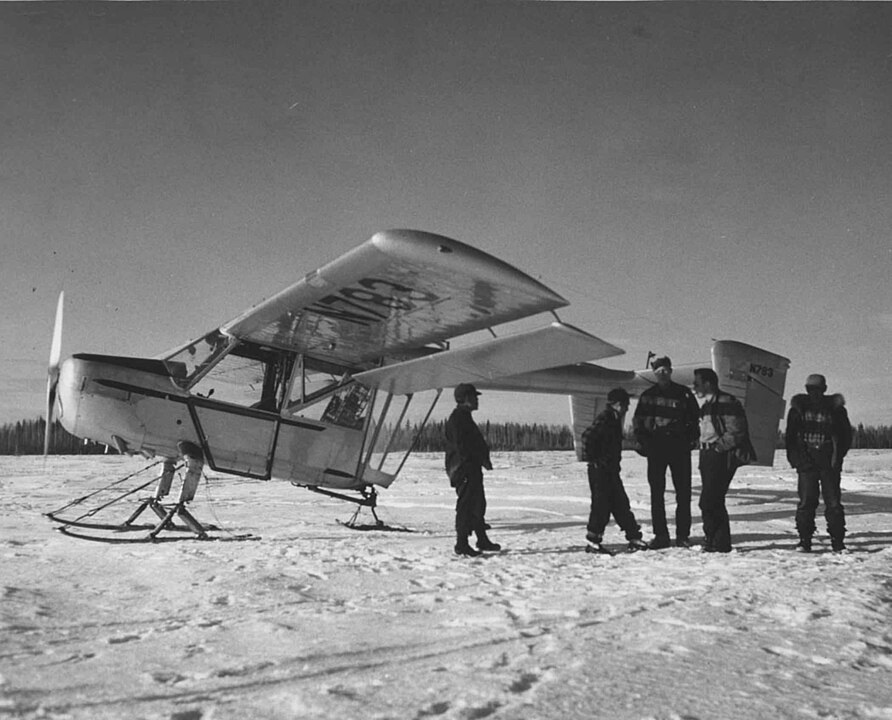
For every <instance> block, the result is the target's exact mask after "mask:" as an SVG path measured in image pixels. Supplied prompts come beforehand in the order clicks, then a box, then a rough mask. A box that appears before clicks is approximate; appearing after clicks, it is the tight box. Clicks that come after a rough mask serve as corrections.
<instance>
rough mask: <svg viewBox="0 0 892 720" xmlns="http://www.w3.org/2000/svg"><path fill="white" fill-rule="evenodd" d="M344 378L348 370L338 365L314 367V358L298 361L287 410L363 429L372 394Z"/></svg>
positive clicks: (295, 414)
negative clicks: (345, 370)
mask: <svg viewBox="0 0 892 720" xmlns="http://www.w3.org/2000/svg"><path fill="white" fill-rule="evenodd" d="M305 360H306V358H305ZM345 379H346V372H344V371H343V370H341V369H339V368H333V367H326V368H324V369H320V368H317V367H314V365H313V362H312V361H307V364H306V365H303V364H298V365H297V366H296V367H295V376H294V382H293V384H292V386H291V394H290V396H289V399H288V404H287V408H288V413H289V414H291V415H293V416H295V417H302V418H307V419H308V420H318V421H319V422H324V423H329V424H331V425H339V426H341V427H348V428H353V429H357V430H358V429H361V428H362V426H363V424H364V423H365V418H366V415H367V414H368V411H369V404H370V402H371V398H372V393H371V391H370V390H369V389H368V388H366V387H364V386H362V385H359V384H358V383H355V382H344V381H345ZM342 383H343V384H342Z"/></svg>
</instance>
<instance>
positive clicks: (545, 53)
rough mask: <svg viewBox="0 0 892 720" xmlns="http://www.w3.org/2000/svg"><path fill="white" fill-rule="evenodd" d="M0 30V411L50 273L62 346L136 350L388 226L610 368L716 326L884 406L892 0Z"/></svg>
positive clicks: (187, 9) (218, 319)
mask: <svg viewBox="0 0 892 720" xmlns="http://www.w3.org/2000/svg"><path fill="white" fill-rule="evenodd" d="M276 8H278V9H276ZM0 58H2V66H0V70H2V72H0V97H2V102H0V117H2V133H0V182H2V186H0V237H2V257H0V306H2V308H3V309H2V316H0V317H2V320H0V330H2V335H3V338H4V339H5V342H4V343H3V347H2V349H0V397H2V401H0V422H6V421H11V420H17V419H21V418H23V417H36V416H38V415H40V414H42V413H43V402H44V400H43V393H44V388H45V369H46V363H47V358H48V355H49V346H50V339H51V332H52V322H53V313H54V310H55V302H56V297H57V295H58V293H59V291H60V290H62V289H64V290H65V293H66V323H65V334H64V339H63V355H65V356H67V355H70V354H72V353H75V352H98V353H110V354H121V355H149V356H151V355H156V354H158V353H160V352H162V351H164V350H166V349H168V348H170V347H173V346H174V345H177V344H179V343H180V342H182V341H185V340H186V339H188V338H190V337H195V336H198V335H201V334H203V333H204V332H206V331H208V330H210V329H212V328H214V327H216V326H218V325H219V324H221V323H222V322H224V321H226V320H229V319H230V318H232V317H234V316H236V315H238V314H239V313H240V312H241V311H242V310H244V309H246V308H247V307H249V306H250V305H253V304H254V303H256V302H258V301H259V300H261V299H263V298H264V297H267V296H269V295H271V294H273V293H274V292H276V291H278V290H280V289H281V288H282V287H284V286H286V285H289V284H291V283H292V282H294V281H296V280H297V279H299V278H300V277H302V276H303V275H304V274H306V273H307V272H309V271H310V270H313V269H315V268H316V267H318V266H320V265H321V264H323V263H325V262H327V261H328V260H331V259H333V258H334V257H336V256H338V255H340V254H341V253H342V252H345V251H347V250H349V249H350V248H352V247H353V246H355V245H357V244H359V243H361V242H363V241H364V240H366V239H367V238H368V237H370V236H371V235H372V234H373V233H374V232H375V231H377V230H380V229H385V228H391V227H409V228H416V229H422V230H428V231H431V232H437V233H441V234H444V235H448V236H451V237H454V238H456V239H458V240H461V241H464V242H467V243H470V244H472V245H475V246H477V247H479V248H481V249H483V250H485V251H488V252H491V253H493V254H495V255H496V256H498V257H500V258H502V259H504V260H507V261H508V262H510V263H512V264H514V265H516V266H517V267H519V268H521V269H523V270H525V271H527V272H529V273H530V274H531V275H533V276H534V277H537V278H539V279H540V280H542V281H543V282H545V283H546V284H547V285H549V286H551V287H552V288H553V289H555V290H557V291H558V292H560V293H561V294H563V295H564V296H565V297H566V298H567V299H568V300H569V301H570V302H571V306H570V307H569V308H568V309H566V310H564V311H562V312H560V313H559V314H560V316H561V318H562V319H563V320H565V321H566V322H570V323H572V324H574V325H577V326H579V327H581V328H584V329H586V330H588V331H589V332H592V333H593V334H595V335H598V336H599V337H603V338H604V339H606V340H608V341H610V342H612V343H614V344H617V345H619V346H621V347H623V348H625V349H626V350H627V355H626V356H624V357H620V358H617V359H614V360H610V361H606V362H605V363H604V364H606V365H608V366H610V367H616V368H640V367H643V365H644V362H645V358H646V356H647V352H648V351H649V350H653V351H655V352H657V353H658V354H668V355H669V356H670V357H672V358H673V360H674V361H675V362H676V363H682V362H692V361H699V360H707V359H708V357H709V354H708V353H709V346H710V344H711V340H712V339H713V338H716V339H736V340H742V341H745V342H749V343H752V344H755V345H759V346H762V347H765V348H768V349H771V350H773V351H775V352H778V353H781V354H783V355H786V356H788V357H789V358H791V360H792V368H791V370H790V375H789V378H788V385H787V388H788V392H787V395H788V396H789V395H790V394H792V393H793V392H798V391H800V390H801V387H802V384H803V382H804V379H805V376H806V375H807V374H809V373H811V372H822V373H824V374H826V375H827V377H828V381H829V385H830V391H832V392H834V391H836V392H842V393H844V394H845V395H846V398H847V401H848V406H849V411H850V414H851V416H852V419H853V420H854V421H856V422H858V421H860V422H864V423H867V424H890V423H892V392H890V388H889V375H890V369H892V367H890V365H892V363H890V357H892V347H890V345H892V342H890V341H892V289H890V288H892V284H890V282H889V276H890V271H892V243H890V237H889V236H890V227H892V222H890V221H892V4H888V3H750V2H745V3H739V4H738V3H730V2H722V3H693V4H687V3H646V2H641V3H629V4H626V3H614V2H609V3H566V4H565V3H550V2H546V3H481V2H475V3H464V2H443V3H431V2H424V1H423V0H412V1H411V2H409V1H407V2H352V3H345V2H332V1H330V0H324V1H322V2H312V1H310V2H307V1H305V0H301V2H299V3H287V4H282V5H274V4H268V3H261V4H255V3H105V4H92V3H61V4H57V3H22V4H19V3H0ZM487 400H488V403H489V404H488V405H487V404H486V403H483V404H482V406H481V411H480V415H479V417H481V418H485V417H489V418H492V419H505V418H508V417H510V418H514V419H518V420H526V421H536V420H541V421H546V422H564V421H566V420H567V419H568V417H567V412H566V408H567V403H566V400H565V399H563V398H547V399H539V400H537V401H536V402H533V403H531V402H529V400H528V399H527V400H524V401H523V402H522V403H518V402H516V401H513V400H512V399H511V398H509V397H508V396H504V395H496V396H490V397H489V398H487ZM448 404H451V403H448ZM448 404H447V405H448Z"/></svg>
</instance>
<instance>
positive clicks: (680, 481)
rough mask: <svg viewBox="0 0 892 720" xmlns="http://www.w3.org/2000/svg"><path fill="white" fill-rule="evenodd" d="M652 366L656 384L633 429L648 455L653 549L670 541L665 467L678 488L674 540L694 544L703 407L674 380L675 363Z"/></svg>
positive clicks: (644, 395)
mask: <svg viewBox="0 0 892 720" xmlns="http://www.w3.org/2000/svg"><path fill="white" fill-rule="evenodd" d="M651 369H652V370H653V372H654V376H655V377H656V381H657V382H656V385H653V386H652V387H649V388H648V389H647V390H645V391H644V392H642V393H641V396H640V397H639V398H638V406H637V407H636V408H635V416H634V417H633V418H632V429H633V431H634V433H635V439H636V440H637V442H638V446H639V452H640V453H641V454H642V455H644V456H645V457H646V458H647V483H648V485H650V513H651V521H652V523H653V531H654V539H653V540H652V541H651V542H650V543H649V547H650V548H651V549H652V550H661V549H663V548H667V547H669V545H670V541H669V528H668V525H667V522H666V501H665V493H666V468H669V470H670V471H671V473H672V485H673V486H674V488H675V543H676V545H678V546H679V547H690V543H689V540H688V538H689V536H690V534H691V450H693V449H694V448H695V447H697V440H698V437H699V434H700V430H699V423H700V407H699V406H698V405H697V401H696V400H695V399H694V395H693V393H691V391H690V390H689V389H688V388H686V387H685V386H684V385H679V384H678V383H674V382H672V361H671V360H670V359H669V358H668V357H660V358H657V359H656V360H654V361H653V363H652V364H651Z"/></svg>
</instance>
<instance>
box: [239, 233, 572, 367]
mask: <svg viewBox="0 0 892 720" xmlns="http://www.w3.org/2000/svg"><path fill="white" fill-rule="evenodd" d="M567 304H568V303H567V301H566V300H565V299H564V298H563V297H561V296H560V295H558V294H557V293H555V292H553V291H552V290H550V289H549V288H547V287H546V286H545V285H543V284H542V283H540V282H538V281H537V280H534V279H533V278H531V277H530V276H528V275H526V274H524V273H522V272H521V271H519V270H517V269H516V268H514V267H512V266H511V265H508V264H507V263H504V262H502V261H501V260H498V259H496V258H494V257H492V256H490V255H487V254H486V253H484V252H481V251H480V250H476V249H474V248H472V247H470V246H468V245H465V244H463V243H460V242H458V241H456V240H452V239H449V238H445V237H442V236H439V235H433V234H431V233H425V232H420V231H415V230H388V231H384V232H379V233H377V234H375V235H374V236H373V237H372V238H371V239H370V240H368V241H366V242H365V243H363V244H362V245H360V246H359V247H357V248H354V249H353V250H352V251H350V252H348V253H346V254H345V255H342V256H341V257H340V258H338V259H337V260H334V261H332V262H330V263H328V264H327V265H325V266H323V267H322V268H320V269H318V270H316V271H314V272H312V273H310V274H309V275H307V276H306V277H304V278H303V279H302V280H300V281H298V282H296V283H295V284H294V285H291V286H290V287H288V288H286V289H285V290H283V291H281V292H280V293H278V294H277V295H274V296H273V297H271V298H269V299H268V300H266V301H264V302H262V303H260V304H259V305H256V306H255V307H254V308H252V309H251V310H249V311H247V312H246V313H244V314H243V315H241V316H239V317H237V318H235V319H234V320H232V321H230V322H228V323H226V324H225V325H223V326H222V327H221V330H222V331H223V332H224V333H226V334H227V335H230V336H233V337H236V338H239V339H242V340H248V341H251V342H256V343H259V344H262V345H267V346H271V347H276V348H280V349H283V350H291V351H297V352H302V353H306V354H308V355H312V356H313V357H316V358H319V359H322V360H328V361H331V362H335V363H337V364H341V365H347V366H357V365H360V366H361V365H362V364H363V363H370V362H371V361H374V360H376V359H378V358H380V357H382V356H386V355H393V354H398V353H400V352H401V351H405V350H409V349H412V348H418V347H421V346H424V345H429V344H432V343H440V342H443V341H445V340H448V339H450V338H453V337H456V336H458V335H463V334H465V333H470V332H474V331H477V330H482V329H485V328H488V327H493V326H495V325H499V324H501V323H505V322H509V321H512V320H517V319H519V318H523V317H527V316H529V315H534V314H537V313H540V312H546V311H548V310H554V309H555V308H558V307H563V306H565V305H567Z"/></svg>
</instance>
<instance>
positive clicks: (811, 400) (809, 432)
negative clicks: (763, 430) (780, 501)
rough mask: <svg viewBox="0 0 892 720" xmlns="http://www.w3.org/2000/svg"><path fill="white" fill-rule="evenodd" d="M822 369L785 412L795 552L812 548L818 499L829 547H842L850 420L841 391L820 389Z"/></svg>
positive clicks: (823, 382)
mask: <svg viewBox="0 0 892 720" xmlns="http://www.w3.org/2000/svg"><path fill="white" fill-rule="evenodd" d="M826 390H827V380H826V378H825V377H824V376H823V375H818V374H814V375H809V376H808V378H806V380H805V394H800V395H794V396H793V398H792V399H791V400H790V412H789V413H787V429H786V435H785V439H786V446H787V460H789V462H790V465H792V466H793V467H794V468H796V472H797V474H798V476H799V487H798V491H799V505H798V506H797V508H796V530H797V531H798V532H799V544H798V545H797V546H796V549H797V550H798V551H799V552H811V547H812V535H814V533H815V513H816V511H817V508H818V501H819V500H820V498H821V497H822V496H823V498H824V518H825V519H826V520H827V532H828V533H829V534H830V542H831V545H832V547H833V551H834V552H845V549H846V546H845V535H846V519H845V509H844V508H843V505H842V492H841V490H840V480H841V473H842V462H843V459H844V458H845V456H846V453H847V452H848V451H849V448H850V447H851V445H852V426H851V425H850V424H849V416H848V413H847V412H846V408H845V404H846V402H845V398H843V396H842V395H825V394H824V393H825V392H826Z"/></svg>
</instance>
